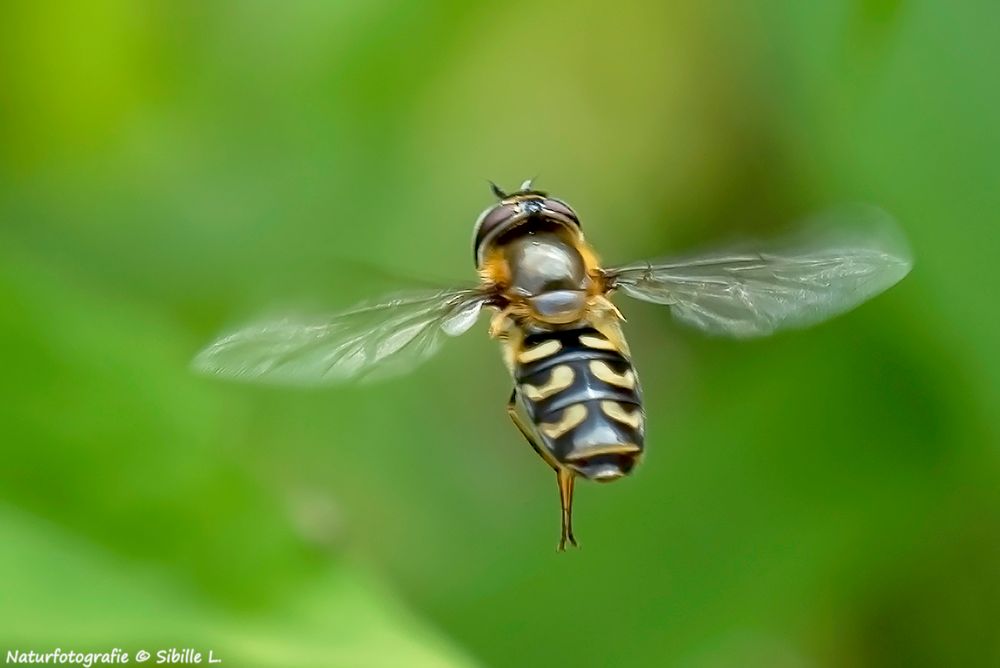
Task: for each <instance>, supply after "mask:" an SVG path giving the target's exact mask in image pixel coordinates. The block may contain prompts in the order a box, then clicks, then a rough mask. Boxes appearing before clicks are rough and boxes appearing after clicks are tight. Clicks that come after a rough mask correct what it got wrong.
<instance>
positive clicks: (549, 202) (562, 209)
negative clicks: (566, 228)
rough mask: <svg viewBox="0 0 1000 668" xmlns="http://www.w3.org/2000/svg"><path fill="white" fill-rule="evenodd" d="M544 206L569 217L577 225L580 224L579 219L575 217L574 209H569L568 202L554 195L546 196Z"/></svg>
mask: <svg viewBox="0 0 1000 668" xmlns="http://www.w3.org/2000/svg"><path fill="white" fill-rule="evenodd" d="M545 208H546V209H548V210H549V211H551V212H553V213H557V214H559V215H561V216H564V217H566V218H569V219H570V220H572V221H573V222H574V223H576V224H577V225H579V224H580V219H579V218H578V217H577V215H576V211H574V210H573V209H571V208H570V206H569V204H567V203H566V202H564V201H562V200H561V199H555V198H554V197H549V198H547V199H546V200H545Z"/></svg>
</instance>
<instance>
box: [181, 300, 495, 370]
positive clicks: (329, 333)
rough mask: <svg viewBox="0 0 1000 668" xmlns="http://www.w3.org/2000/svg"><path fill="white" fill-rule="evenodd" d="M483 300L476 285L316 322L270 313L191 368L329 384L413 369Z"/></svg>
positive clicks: (460, 329) (469, 319)
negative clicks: (273, 316)
mask: <svg viewBox="0 0 1000 668" xmlns="http://www.w3.org/2000/svg"><path fill="white" fill-rule="evenodd" d="M485 300H486V297H485V296H484V294H483V293H482V292H480V291H478V290H445V291H434V292H431V291H427V292H421V293H413V294H408V295H403V296H398V297H389V298H386V299H384V300H383V301H380V302H378V303H373V304H362V305H359V306H357V307H355V308H352V309H349V310H347V311H343V312H341V313H337V314H334V315H332V316H330V317H327V318H325V319H323V320H322V321H318V322H308V321H299V320H294V319H284V320H275V321H271V322H262V323H259V324H255V325H250V326H248V327H245V328H243V329H240V330H238V331H236V332H234V333H232V334H229V335H228V336H224V337H222V338H220V339H219V340H218V341H216V342H215V343H213V344H212V345H210V346H209V347H208V348H205V349H204V350H203V351H201V352H200V353H199V354H198V356H197V357H196V358H195V360H194V367H195V369H196V370H198V371H200V372H202V373H205V374H211V375H217V376H223V377H226V378H232V379H237V380H245V381H254V382H261V383H274V384H283V385H299V386H317V385H333V384H336V383H340V382H345V381H349V380H356V379H371V378H374V377H385V376H390V375H397V374H402V373H406V372H407V371H410V370H411V369H413V368H414V367H416V366H417V365H418V364H420V363H421V362H422V361H424V360H426V359H427V358H428V357H430V356H431V355H433V354H434V353H435V352H437V350H438V348H439V347H440V346H441V344H442V343H443V342H444V341H445V339H447V338H448V337H449V336H458V335H459V334H462V333H464V332H466V331H467V330H468V329H469V328H470V327H472V325H473V324H474V323H475V322H476V319H477V318H478V317H479V312H480V310H481V309H482V307H483V304H484V302H485Z"/></svg>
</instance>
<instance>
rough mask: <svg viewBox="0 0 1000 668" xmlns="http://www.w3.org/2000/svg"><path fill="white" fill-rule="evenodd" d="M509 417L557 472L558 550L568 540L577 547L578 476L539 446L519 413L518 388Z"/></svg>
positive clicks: (563, 548)
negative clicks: (575, 490)
mask: <svg viewBox="0 0 1000 668" xmlns="http://www.w3.org/2000/svg"><path fill="white" fill-rule="evenodd" d="M507 415H509V416H510V420H511V422H513V423H514V426H515V427H517V429H518V431H520V432H521V435H522V436H524V438H525V440H527V441H528V444H529V445H531V447H532V449H533V450H534V451H535V452H537V453H538V456H539V457H541V458H542V459H543V460H545V463H546V464H548V465H549V466H551V467H552V470H554V471H555V472H556V482H557V483H558V485H559V505H560V507H561V508H562V533H561V534H560V536H559V548H558V549H559V551H560V552H562V551H564V550H565V549H566V541H567V540H568V541H569V542H570V544H571V545H573V546H574V547H575V546H576V544H577V543H576V538H575V537H574V536H573V482H574V480H575V478H576V475H575V474H574V473H573V472H572V471H570V470H569V469H566V468H564V467H562V466H560V465H559V463H558V462H557V461H556V460H555V459H554V458H553V457H552V455H551V453H549V452H548V451H547V450H546V449H545V448H543V447H542V446H541V445H539V443H538V441H537V440H536V439H535V436H534V434H533V433H532V430H531V428H530V427H529V426H528V425H527V424H526V423H525V422H524V419H523V418H522V417H521V415H520V414H519V413H518V412H517V388H514V389H513V390H511V392H510V399H508V400H507Z"/></svg>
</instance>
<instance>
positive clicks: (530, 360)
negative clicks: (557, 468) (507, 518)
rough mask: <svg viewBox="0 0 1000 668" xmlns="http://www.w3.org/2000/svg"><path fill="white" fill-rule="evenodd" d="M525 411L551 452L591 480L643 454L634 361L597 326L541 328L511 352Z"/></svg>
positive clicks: (620, 471)
mask: <svg viewBox="0 0 1000 668" xmlns="http://www.w3.org/2000/svg"><path fill="white" fill-rule="evenodd" d="M513 366H514V369H513V371H514V380H515V381H516V383H517V392H518V396H519V398H520V400H521V404H522V406H523V407H524V410H525V412H526V413H527V415H528V417H529V418H530V419H531V421H532V422H533V423H534V425H535V426H536V429H537V432H538V436H539V438H540V439H541V441H542V444H543V445H544V447H545V448H546V449H547V450H548V452H549V453H550V454H551V455H552V456H553V458H554V459H555V460H556V461H557V462H558V463H559V464H562V465H565V466H568V467H570V468H572V469H573V470H575V471H577V472H578V473H579V474H580V475H582V476H584V477H586V478H591V479H594V480H614V479H615V478H619V477H621V476H623V475H626V474H627V473H629V472H630V471H631V470H632V467H633V466H635V463H636V461H637V460H638V458H639V455H640V454H641V453H642V448H643V436H644V432H645V416H644V413H643V409H642V392H641V390H640V387H639V379H638V377H637V375H636V373H635V370H634V369H633V368H632V363H631V362H630V361H629V359H628V358H627V357H626V355H625V354H623V352H622V351H620V350H619V349H618V348H617V347H616V346H615V345H614V343H612V342H611V341H609V340H608V339H607V338H606V337H605V336H604V335H602V334H601V333H600V332H598V331H597V330H596V329H593V328H590V327H584V328H580V329H571V330H557V331H553V332H539V333H535V334H531V335H529V336H527V337H525V339H524V341H523V343H522V345H521V346H520V347H519V350H518V351H517V352H516V354H515V355H514V365H513Z"/></svg>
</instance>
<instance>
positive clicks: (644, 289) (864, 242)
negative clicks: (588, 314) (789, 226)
mask: <svg viewBox="0 0 1000 668" xmlns="http://www.w3.org/2000/svg"><path fill="white" fill-rule="evenodd" d="M845 215H847V214H828V215H826V216H823V217H822V218H820V219H818V220H816V221H814V222H813V223H812V224H810V225H809V226H808V227H807V228H805V229H804V230H803V231H802V232H801V233H799V234H797V235H796V236H795V237H794V238H791V239H787V240H785V241H783V242H778V243H775V244H771V248H770V249H765V248H763V247H755V246H752V245H751V246H745V247H743V248H742V249H741V250H735V249H734V250H730V251H728V252H710V253H706V254H702V255H696V256H692V257H686V258H674V259H661V260H652V261H650V262H641V263H635V264H631V265H627V266H623V267H619V268H616V269H611V270H609V271H608V275H609V278H610V279H611V285H612V286H614V287H615V288H617V289H620V290H621V291H622V292H624V293H625V294H627V295H629V296H631V297H635V298H636V299H642V300H644V301H648V302H653V303H655V304H665V305H668V306H670V308H671V311H672V312H673V314H674V317H676V318H677V319H678V320H680V321H681V322H683V323H685V324H687V325H691V326H693V327H697V328H698V329H701V330H704V331H706V332H709V333H711V334H718V335H724V336H733V337H752V336H763V335H766V334H770V333H772V332H774V331H777V330H779V329H787V328H797V327H805V326H808V325H812V324H815V323H817V322H820V321H822V320H826V319H827V318H831V317H833V316H835V315H838V314H840V313H844V312H845V311H849V310H850V309H852V308H854V307H855V306H857V305H859V304H861V303H862V302H864V301H866V300H868V299H870V298H872V297H874V296H875V295H877V294H879V293H880V292H882V291H884V290H886V289H888V288H889V287H891V286H892V285H894V284H895V283H897V282H898V281H899V280H900V279H902V278H903V277H904V276H906V274H907V273H908V272H909V271H910V267H911V266H912V262H911V260H910V256H909V252H908V251H907V248H906V244H905V242H904V241H903V240H902V237H901V236H900V234H899V232H898V230H897V228H896V227H895V225H894V224H893V221H892V219H891V218H889V216H888V215H886V214H885V213H883V212H881V211H879V210H877V209H867V208H865V209H859V210H855V211H852V212H851V213H850V214H849V215H848V216H847V217H849V218H851V219H852V220H850V221H844V220H843V218H844V217H845ZM859 218H860V219H861V220H860V221H859V220H858V219H859ZM840 222H852V223H854V224H855V226H854V229H853V230H850V229H846V228H843V227H835V225H837V224H838V223H840ZM858 222H861V223H863V225H862V226H861V227H857V223H858Z"/></svg>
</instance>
